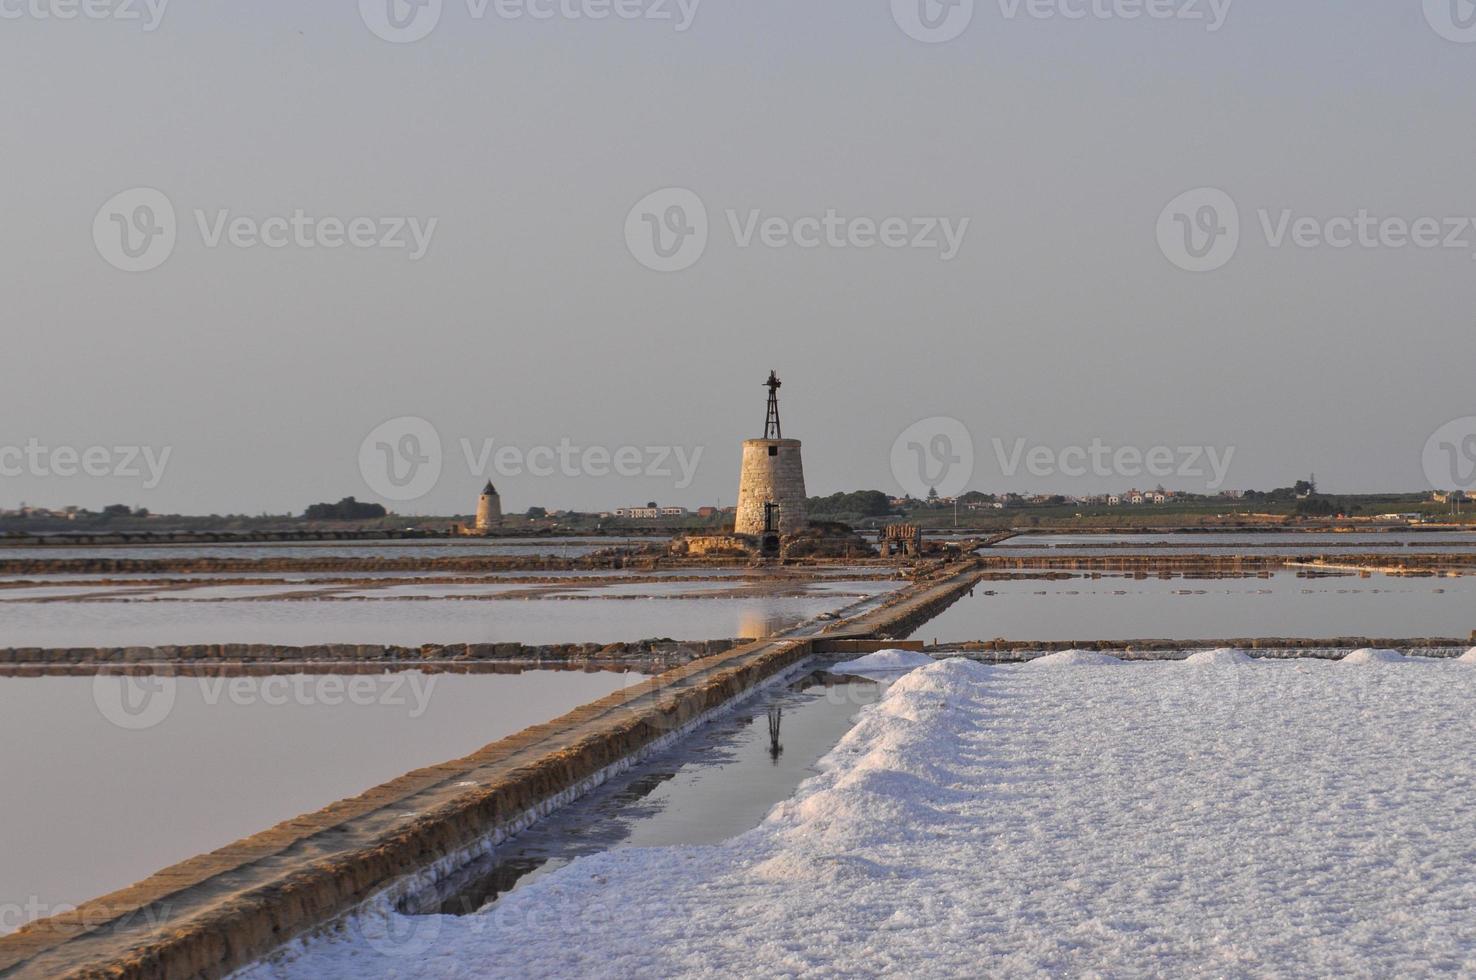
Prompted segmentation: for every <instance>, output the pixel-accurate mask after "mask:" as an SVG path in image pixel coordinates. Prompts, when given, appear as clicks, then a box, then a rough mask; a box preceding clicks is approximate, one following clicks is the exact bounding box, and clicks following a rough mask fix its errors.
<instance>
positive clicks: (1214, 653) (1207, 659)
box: [1184, 647, 1255, 667]
mask: <svg viewBox="0 0 1476 980" xmlns="http://www.w3.org/2000/svg"><path fill="white" fill-rule="evenodd" d="M1184 663H1186V664H1191V665H1193V666H1195V667H1228V666H1231V665H1233V664H1253V663H1255V660H1254V659H1252V658H1251V657H1250V656H1249V655H1247V654H1245V653H1243V652H1242V651H1240V650H1231V649H1229V648H1228V647H1224V648H1221V649H1219V650H1201V651H1199V652H1198V653H1195V654H1191V655H1190V656H1189V658H1188V659H1186V660H1185V661H1184Z"/></svg>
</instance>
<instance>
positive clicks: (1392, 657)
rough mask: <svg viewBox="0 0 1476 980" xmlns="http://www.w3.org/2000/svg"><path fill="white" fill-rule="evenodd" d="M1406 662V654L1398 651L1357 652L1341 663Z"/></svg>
mask: <svg viewBox="0 0 1476 980" xmlns="http://www.w3.org/2000/svg"><path fill="white" fill-rule="evenodd" d="M1404 661H1405V656H1404V654H1402V653H1400V652H1399V651H1398V650H1370V649H1367V648H1365V649H1363V650H1355V651H1353V652H1352V653H1350V654H1348V655H1347V656H1346V657H1344V658H1343V659H1342V660H1341V661H1340V663H1345V664H1402V663H1404Z"/></svg>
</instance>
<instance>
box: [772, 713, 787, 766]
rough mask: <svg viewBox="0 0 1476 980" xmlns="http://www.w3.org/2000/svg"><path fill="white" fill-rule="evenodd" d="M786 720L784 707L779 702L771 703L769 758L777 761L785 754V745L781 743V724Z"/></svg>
mask: <svg viewBox="0 0 1476 980" xmlns="http://www.w3.org/2000/svg"><path fill="white" fill-rule="evenodd" d="M783 720H784V709H783V708H781V707H779V705H777V704H771V705H769V758H770V759H773V760H774V761H775V762H776V763H777V762H778V761H779V757H780V756H781V755H783V754H784V746H783V745H781V744H779V724H780V722H781V721H783Z"/></svg>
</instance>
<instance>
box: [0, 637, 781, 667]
mask: <svg viewBox="0 0 1476 980" xmlns="http://www.w3.org/2000/svg"><path fill="white" fill-rule="evenodd" d="M749 642H752V641H749V640H694V641H690V642H683V641H678V640H667V639H652V640H640V641H637V642H633V643H562V644H552V645H541V646H529V645H526V644H522V643H449V644H447V643H427V644H423V645H421V646H418V647H405V646H392V645H383V646H382V645H379V644H362V643H323V644H314V645H310V646H278V645H273V644H264V643H208V644H192V645H179V646H156V647H141V646H138V647H69V648H41V647H12V648H9V649H0V665H17V666H23V665H56V666H70V665H87V664H93V665H99V666H102V665H126V664H214V663H222V664H226V663H246V664H273V663H276V664H304V663H383V664H385V665H387V666H389V665H408V666H413V665H414V664H416V663H420V662H427V661H435V662H453V663H465V662H505V663H528V664H539V663H554V664H583V663H627V662H632V661H641V662H647V661H653V660H655V661H672V662H674V663H687V662H690V661H693V660H699V659H701V658H703V657H710V656H713V655H715V654H719V653H726V652H727V651H729V650H732V649H733V648H734V647H737V646H741V645H742V644H744V643H749Z"/></svg>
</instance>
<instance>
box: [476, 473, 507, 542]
mask: <svg viewBox="0 0 1476 980" xmlns="http://www.w3.org/2000/svg"><path fill="white" fill-rule="evenodd" d="M501 523H502V498H501V497H499V496H498V495H497V488H496V487H494V486H493V485H492V481H491V480H488V481H487V485H486V486H485V487H484V488H483V489H482V495H481V496H480V497H478V498H477V530H478V531H490V530H491V529H492V528H494V527H496V526H497V525H499V524H501Z"/></svg>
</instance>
